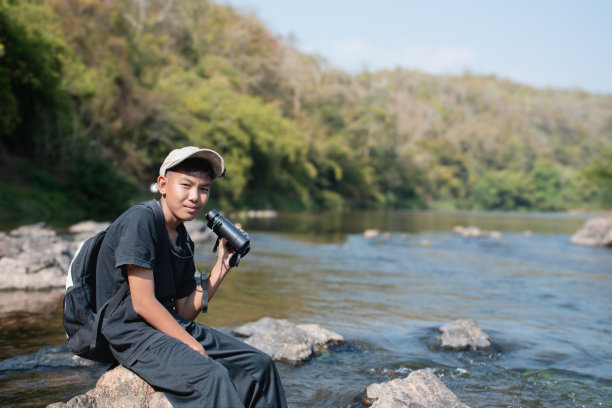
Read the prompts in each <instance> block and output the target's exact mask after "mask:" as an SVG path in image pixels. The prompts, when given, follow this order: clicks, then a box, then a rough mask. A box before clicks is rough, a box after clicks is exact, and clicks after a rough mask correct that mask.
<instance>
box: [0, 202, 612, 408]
mask: <svg viewBox="0 0 612 408" xmlns="http://www.w3.org/2000/svg"><path fill="white" fill-rule="evenodd" d="M585 219H586V218H585V217H584V216H569V215H557V214H529V215H525V214H508V213H461V212H458V213H440V212H398V211H394V212H346V213H338V214H334V213H329V214H280V215H279V217H277V218H274V219H258V220H244V221H243V224H245V226H246V227H247V229H248V230H249V232H250V235H251V239H252V244H251V248H252V249H251V252H250V253H249V254H248V256H247V257H246V258H245V259H244V260H243V261H242V263H241V264H240V267H239V268H238V269H236V270H235V271H233V272H232V273H231V274H230V275H229V276H228V278H227V279H226V281H225V282H224V283H223V285H222V287H221V289H220V290H219V292H218V293H217V295H216V296H215V299H213V301H212V303H211V305H210V309H209V313H208V314H207V315H203V316H201V317H200V318H199V320H198V321H200V322H201V323H204V324H208V325H211V326H214V327H218V328H221V329H222V330H230V329H231V328H232V327H236V326H238V325H241V324H243V323H247V322H250V321H254V320H257V319H259V318H261V317H263V316H270V317H275V318H284V319H289V320H291V321H292V322H295V323H317V324H320V325H322V326H323V327H325V328H328V329H330V330H333V331H335V332H338V333H340V334H342V335H343V336H344V337H345V339H346V340H347V344H345V345H343V346H340V347H336V348H332V349H331V350H329V351H328V352H325V353H323V354H322V355H321V356H320V357H317V358H315V359H313V360H311V361H310V362H307V363H305V364H302V365H299V366H290V365H285V364H283V363H279V364H278V367H279V371H280V373H281V376H282V378H283V383H284V384H285V389H286V394H287V398H288V401H289V404H290V406H292V407H357V406H358V403H356V402H355V398H356V397H357V396H358V395H359V394H360V393H361V392H362V391H363V389H364V388H365V387H367V386H368V385H369V384H371V383H375V382H383V381H388V380H390V379H393V378H396V377H404V376H406V375H407V374H409V373H410V371H412V370H415V369H419V368H431V369H433V370H435V373H436V374H437V375H438V376H439V377H440V378H441V379H442V381H443V382H444V383H445V384H446V385H447V387H449V388H450V389H451V390H452V391H453V392H454V393H455V394H456V395H457V396H458V397H459V399H460V400H462V401H463V402H464V403H466V404H468V405H470V406H472V407H612V350H611V345H612V342H611V340H610V339H611V334H612V301H611V299H612V251H611V250H610V249H605V248H588V247H581V246H575V245H572V244H570V242H569V240H570V236H571V234H572V233H573V232H575V231H576V230H577V229H578V228H579V227H580V226H581V225H582V224H583V222H584V220H585ZM455 225H463V226H467V225H477V226H479V227H480V228H482V229H485V230H497V231H500V232H501V234H502V236H501V238H500V239H493V238H463V237H461V236H458V235H455V234H453V232H452V228H453V226H455ZM373 228H375V229H379V230H380V235H379V236H378V237H377V238H373V239H368V238H365V237H364V235H363V231H364V230H366V229H373ZM209 251H210V248H204V249H200V250H199V251H198V259H199V266H200V267H201V268H202V269H206V268H207V267H210V266H211V265H212V262H213V257H212V256H211V255H210V254H209V253H208V252H209ZM0 296H2V294H0ZM460 318H469V319H474V320H476V321H477V323H478V324H479V326H480V327H481V328H482V329H483V330H484V331H485V332H486V333H488V334H489V335H490V336H491V338H492V339H493V341H494V343H495V348H494V349H493V350H490V351H479V352H473V351H463V352H452V351H447V350H442V349H440V347H438V343H437V337H438V336H439V332H438V328H439V327H440V326H441V325H442V324H444V323H447V322H450V321H453V320H455V319H460ZM0 330H1V335H0V358H1V359H6V358H9V357H14V356H17V355H21V354H27V353H34V352H36V351H37V350H39V349H40V348H41V347H43V346H45V345H50V346H56V345H58V344H61V343H62V341H63V331H62V328H61V305H60V304H59V302H58V306H57V308H55V309H53V310H49V311H47V312H46V313H42V314H36V315H24V314H19V315H15V314H13V315H7V316H3V317H2V318H1V319H0ZM100 374H101V372H100V369H99V368H82V369H65V368H61V367H59V368H50V367H42V368H41V367H39V368H36V369H31V370H5V371H3V372H0V405H1V406H15V407H18V406H41V405H42V406H44V405H45V404H48V403H51V402H56V401H66V400H68V399H69V398H70V397H71V396H73V395H76V394H79V393H83V392H84V391H86V390H87V389H89V388H91V387H92V386H93V385H94V384H95V381H96V379H97V378H98V376H99V375H100Z"/></svg>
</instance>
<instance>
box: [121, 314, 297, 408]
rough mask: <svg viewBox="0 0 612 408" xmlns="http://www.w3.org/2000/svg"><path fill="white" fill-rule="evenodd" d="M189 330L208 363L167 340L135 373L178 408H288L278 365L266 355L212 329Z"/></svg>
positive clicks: (191, 326) (159, 342)
mask: <svg viewBox="0 0 612 408" xmlns="http://www.w3.org/2000/svg"><path fill="white" fill-rule="evenodd" d="M185 329H186V330H187V331H188V332H189V333H190V334H191V335H192V336H193V337H194V338H195V339H196V340H198V341H199V342H200V344H202V346H203V347H204V350H206V353H207V354H208V357H204V356H202V355H201V354H199V353H198V352H197V351H195V350H193V349H192V348H191V347H189V346H187V345H186V344H185V343H183V342H181V341H179V340H176V339H174V338H172V337H169V336H166V335H164V336H163V337H162V338H160V339H159V340H157V341H155V342H154V343H153V344H151V345H150V346H149V347H148V348H147V349H146V350H145V351H144V352H143V353H142V354H141V355H140V357H139V358H138V359H137V360H136V362H135V363H134V364H133V365H132V366H131V367H129V368H130V369H131V370H132V371H134V372H135V373H136V374H138V375H139V376H140V377H141V378H142V379H144V380H145V381H147V382H148V383H149V384H151V386H153V387H154V388H156V389H157V390H160V391H164V393H165V394H166V397H167V398H168V400H169V401H170V403H171V404H172V405H173V406H175V407H214V408H226V407H227V408H235V407H258V408H260V407H261V408H263V407H268V408H277V407H278V408H284V407H286V406H287V402H286V401H285V393H284V391H283V385H282V384H281V381H280V377H279V375H278V372H277V370H276V366H275V365H274V361H272V359H271V358H270V357H269V356H268V355H267V354H264V353H263V352H261V351H259V350H257V349H255V348H253V347H251V346H249V345H248V344H245V343H243V342H242V341H240V340H237V339H235V338H233V337H230V336H227V335H225V334H223V333H221V332H218V331H216V330H214V329H211V328H209V327H206V326H203V325H200V324H197V323H193V322H191V323H190V324H189V325H187V327H185Z"/></svg>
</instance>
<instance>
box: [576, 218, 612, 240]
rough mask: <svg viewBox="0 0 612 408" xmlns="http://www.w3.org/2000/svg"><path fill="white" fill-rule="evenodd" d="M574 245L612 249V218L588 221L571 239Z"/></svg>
mask: <svg viewBox="0 0 612 408" xmlns="http://www.w3.org/2000/svg"><path fill="white" fill-rule="evenodd" d="M571 243H572V244H577V245H586V246H605V247H612V217H598V218H592V219H590V220H587V221H586V222H585V223H584V225H583V226H582V228H580V229H579V230H578V231H577V232H576V233H575V234H574V235H573V236H572V238H571Z"/></svg>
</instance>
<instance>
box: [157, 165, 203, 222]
mask: <svg viewBox="0 0 612 408" xmlns="http://www.w3.org/2000/svg"><path fill="white" fill-rule="evenodd" d="M157 184H158V186H159V192H160V193H162V195H164V194H165V201H166V205H167V207H168V209H169V210H170V212H171V213H172V215H173V216H174V217H175V218H176V219H177V220H178V221H191V220H193V219H194V218H195V217H196V216H197V215H198V214H199V213H200V212H201V211H202V210H203V209H204V206H205V205H206V202H207V201H208V196H209V194H210V187H211V180H210V176H208V175H206V174H203V173H195V174H192V173H185V172H181V171H178V172H174V171H168V172H167V173H166V176H159V178H158V179H157Z"/></svg>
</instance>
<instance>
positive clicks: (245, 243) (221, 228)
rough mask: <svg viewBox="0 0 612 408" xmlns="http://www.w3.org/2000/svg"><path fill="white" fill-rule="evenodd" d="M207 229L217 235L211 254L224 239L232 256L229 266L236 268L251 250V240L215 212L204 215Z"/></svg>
mask: <svg viewBox="0 0 612 408" xmlns="http://www.w3.org/2000/svg"><path fill="white" fill-rule="evenodd" d="M206 220H207V221H208V224H207V225H208V228H210V229H211V230H212V231H213V232H214V233H215V234H217V237H218V238H217V243H216V244H215V248H214V249H213V252H215V251H216V250H217V247H218V245H219V241H220V240H221V238H225V239H226V240H227V243H228V244H229V246H230V248H231V250H232V251H233V252H234V254H233V255H232V256H231V257H230V260H229V265H230V266H231V267H234V266H238V264H239V263H240V259H241V258H243V257H244V256H245V255H246V254H247V253H248V252H249V250H250V249H251V240H250V239H249V236H248V234H247V233H246V232H244V231H243V230H241V229H239V228H237V227H236V226H235V225H234V224H232V222H231V221H230V220H228V219H227V218H225V217H224V216H222V215H221V214H219V213H218V212H217V210H210V211H209V212H208V213H207V214H206Z"/></svg>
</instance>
